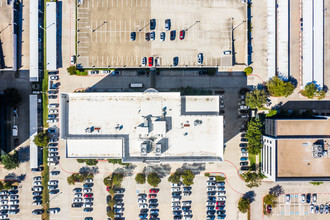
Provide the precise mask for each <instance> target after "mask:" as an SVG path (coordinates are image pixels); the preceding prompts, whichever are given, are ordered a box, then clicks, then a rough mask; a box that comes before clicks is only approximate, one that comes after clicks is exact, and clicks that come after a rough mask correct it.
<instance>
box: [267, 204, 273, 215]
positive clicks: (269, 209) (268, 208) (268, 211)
mask: <svg viewBox="0 0 330 220" xmlns="http://www.w3.org/2000/svg"><path fill="white" fill-rule="evenodd" d="M271 212H272V206H271V205H267V213H268V214H270V213H271Z"/></svg>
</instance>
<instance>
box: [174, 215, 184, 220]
mask: <svg viewBox="0 0 330 220" xmlns="http://www.w3.org/2000/svg"><path fill="white" fill-rule="evenodd" d="M173 219H174V220H179V219H182V216H181V215H176V216H174V218H173Z"/></svg>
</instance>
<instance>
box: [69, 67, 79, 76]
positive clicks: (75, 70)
mask: <svg viewBox="0 0 330 220" xmlns="http://www.w3.org/2000/svg"><path fill="white" fill-rule="evenodd" d="M67 71H68V73H69V74H70V75H75V74H76V73H77V68H76V66H69V67H68V68H67Z"/></svg>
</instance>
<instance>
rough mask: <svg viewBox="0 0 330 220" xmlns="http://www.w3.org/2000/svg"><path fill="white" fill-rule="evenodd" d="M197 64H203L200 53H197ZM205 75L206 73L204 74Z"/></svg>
mask: <svg viewBox="0 0 330 220" xmlns="http://www.w3.org/2000/svg"><path fill="white" fill-rule="evenodd" d="M197 63H198V64H199V65H202V64H203V54H202V53H199V54H198V55H197ZM206 73H207V72H206Z"/></svg>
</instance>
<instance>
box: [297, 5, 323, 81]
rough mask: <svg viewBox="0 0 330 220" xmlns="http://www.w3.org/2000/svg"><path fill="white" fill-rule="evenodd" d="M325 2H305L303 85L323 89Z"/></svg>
mask: <svg viewBox="0 0 330 220" xmlns="http://www.w3.org/2000/svg"><path fill="white" fill-rule="evenodd" d="M323 8H324V6H323V1H319V0H303V83H302V85H303V86H305V85H306V84H308V83H311V82H315V83H316V84H317V85H319V86H320V87H323V79H324V76H323V74H324V70H323V18H324V16H323V13H324V11H323V10H324V9H323Z"/></svg>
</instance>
